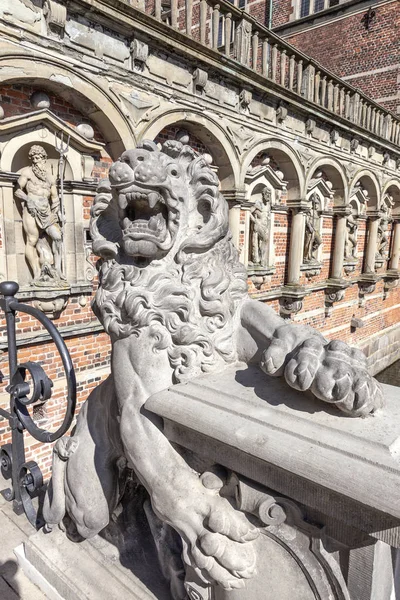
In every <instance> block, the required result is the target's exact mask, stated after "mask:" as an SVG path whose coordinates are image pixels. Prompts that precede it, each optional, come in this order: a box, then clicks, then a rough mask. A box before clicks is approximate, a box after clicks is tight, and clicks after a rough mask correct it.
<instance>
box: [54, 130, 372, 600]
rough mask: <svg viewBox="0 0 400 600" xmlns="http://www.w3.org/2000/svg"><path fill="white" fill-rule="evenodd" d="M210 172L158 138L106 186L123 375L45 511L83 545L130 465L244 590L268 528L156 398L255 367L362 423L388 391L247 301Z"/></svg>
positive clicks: (101, 217) (103, 224)
mask: <svg viewBox="0 0 400 600" xmlns="http://www.w3.org/2000/svg"><path fill="white" fill-rule="evenodd" d="M209 163H210V161H209V158H208V157H207V155H205V156H202V155H198V154H197V153H196V152H195V151H194V150H193V149H192V148H191V147H189V146H187V145H185V144H183V143H182V142H180V141H167V142H165V143H164V145H163V147H162V150H160V149H159V148H158V147H157V145H156V144H155V143H153V142H150V141H145V142H143V143H142V144H140V145H139V146H138V147H137V148H136V149H135V150H129V151H126V152H124V153H123V154H122V156H121V158H120V159H119V160H118V161H117V162H115V163H114V164H113V165H112V167H111V169H110V173H109V181H103V182H102V183H101V184H100V186H99V190H98V194H97V196H96V198H95V201H94V205H93V207H92V220H91V233H92V238H93V250H94V252H95V253H96V254H97V255H99V256H100V257H101V260H100V261H99V264H100V266H99V288H98V290H97V292H96V297H95V300H94V303H93V309H94V311H95V313H96V315H98V317H99V319H100V320H101V322H102V323H103V325H104V328H105V330H106V331H107V332H108V333H109V335H110V337H111V341H112V357H111V375H110V376H109V378H108V379H107V380H106V381H105V382H103V383H102V384H101V385H99V386H98V387H97V389H95V390H94V391H93V392H92V393H91V395H90V396H89V398H88V399H87V401H86V402H85V404H84V406H83V407H82V409H81V412H80V414H79V417H78V420H77V425H76V428H75V430H74V431H73V434H72V436H71V437H70V438H62V439H61V440H59V442H58V443H57V445H56V447H55V452H54V461H53V479H52V481H51V484H50V486H49V490H48V494H47V497H46V501H45V507H44V516H45V519H46V522H47V524H48V527H49V528H51V526H53V525H55V524H59V523H61V521H62V520H63V519H64V524H65V523H68V527H69V528H71V527H73V528H75V529H76V531H77V532H78V533H79V535H80V536H82V537H84V538H88V537H91V536H93V535H95V534H96V533H98V532H100V531H101V530H102V529H103V528H105V527H106V526H107V524H108V523H109V519H110V515H111V514H112V513H113V511H114V510H115V508H116V506H117V504H118V503H119V501H120V498H121V495H122V494H123V487H124V480H123V476H121V464H123V463H124V461H125V462H126V463H127V465H128V467H130V468H131V469H133V470H134V472H135V473H136V476H137V478H138V479H139V481H140V482H141V484H142V485H143V486H144V488H146V490H147V493H148V496H149V501H150V502H149V507H150V508H149V510H150V511H151V512H152V514H153V516H154V518H155V519H157V520H158V522H159V523H161V525H162V526H165V527H167V528H169V529H170V531H173V532H174V535H175V536H176V533H177V534H179V538H180V552H181V554H182V558H183V561H184V564H185V565H186V566H190V567H191V568H193V569H195V571H196V573H197V575H198V576H199V577H200V578H201V579H202V580H203V581H207V582H210V583H212V584H213V585H221V586H223V587H224V588H226V589H233V588H240V587H242V586H243V585H244V582H245V579H246V578H248V577H251V576H252V575H253V573H254V572H255V538H256V537H257V533H258V531H257V529H255V528H254V526H253V525H252V524H251V522H250V521H249V520H248V519H247V517H246V516H245V515H244V514H243V513H240V512H239V511H237V510H236V509H235V508H234V506H232V504H231V503H230V502H229V501H228V499H227V498H225V497H223V496H222V495H221V494H220V488H221V485H219V484H218V477H217V475H215V474H214V477H213V476H210V473H201V472H200V473H199V472H197V471H196V470H194V469H193V468H192V467H191V466H189V465H188V463H187V461H186V459H185V457H184V456H182V455H181V454H180V453H179V452H178V451H177V449H176V448H175V447H174V446H172V445H171V443H170V442H169V441H168V439H167V438H166V437H165V436H164V434H163V431H162V423H161V422H159V420H157V418H156V417H155V415H153V414H152V413H150V412H149V411H148V410H146V405H145V404H146V400H147V399H148V398H149V397H150V396H151V395H153V394H156V393H157V392H160V391H161V390H164V389H166V388H168V387H169V386H171V385H173V384H174V383H177V382H184V381H187V380H191V379H192V378H194V377H196V376H198V375H201V374H204V373H208V372H215V371H218V370H223V369H224V367H225V366H226V365H228V364H229V365H232V364H238V365H239V364H240V363H243V362H244V363H258V364H260V366H261V368H262V369H263V371H265V373H266V374H267V375H268V376H271V375H273V376H282V377H284V378H285V379H286V382H287V383H288V385H290V386H292V387H293V388H295V389H297V390H311V392H312V393H313V394H314V395H315V396H316V397H317V398H319V399H321V400H323V401H325V402H328V403H331V404H334V405H335V406H336V407H337V408H338V409H339V410H341V411H343V412H345V413H346V414H347V415H351V416H359V415H367V414H368V413H370V412H373V411H375V410H376V409H378V408H379V407H381V406H382V393H381V390H380V387H379V384H378V383H377V382H376V381H375V380H374V379H373V378H371V377H370V376H369V374H368V372H367V370H366V360H365V357H364V355H363V354H362V353H361V352H360V351H359V350H356V349H352V348H349V347H348V346H347V345H346V344H344V343H341V342H338V341H334V342H328V341H327V340H326V339H324V338H323V337H322V335H320V334H319V333H318V332H317V331H315V330H313V329H311V328H310V327H307V326H300V325H297V326H295V325H292V324H287V322H285V321H284V320H283V319H281V318H280V317H279V316H278V315H277V314H275V312H274V311H273V310H272V309H271V308H269V307H268V306H266V305H265V304H262V303H261V302H257V301H255V300H251V299H250V298H249V297H248V295H247V274H246V270H245V268H244V267H243V266H242V265H241V264H240V263H239V260H238V253H237V251H236V249H235V247H234V246H233V244H232V241H231V235H230V232H229V229H228V206H227V203H226V201H225V199H224V198H223V197H222V195H221V194H220V192H219V181H218V178H217V176H216V174H215V173H214V172H213V170H212V169H211V168H210V164H209ZM267 379H268V378H267V376H266V386H267V385H268V381H267ZM188 401H189V400H188ZM147 512H148V511H147ZM64 517H65V518H64ZM166 539H167V536H164V540H166ZM164 550H165V549H164ZM167 575H168V576H169V578H170V581H171V590H172V595H173V597H174V598H183V597H184V596H185V591H184V589H183V586H182V585H180V583H179V575H178V569H176V568H175V569H174V567H173V566H171V569H170V572H169V574H168V573H167Z"/></svg>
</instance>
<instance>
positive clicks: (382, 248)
mask: <svg viewBox="0 0 400 600" xmlns="http://www.w3.org/2000/svg"><path fill="white" fill-rule="evenodd" d="M387 202H388V203H386V201H384V202H383V204H382V208H381V216H380V219H379V225H378V240H377V251H376V260H377V261H378V262H383V261H385V260H387V258H388V255H389V252H388V250H389V224H390V223H391V222H392V217H391V206H392V204H393V201H392V200H391V198H390V197H389V196H387Z"/></svg>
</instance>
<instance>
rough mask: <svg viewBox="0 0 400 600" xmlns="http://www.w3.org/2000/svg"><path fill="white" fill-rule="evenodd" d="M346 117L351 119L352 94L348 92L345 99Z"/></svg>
mask: <svg viewBox="0 0 400 600" xmlns="http://www.w3.org/2000/svg"><path fill="white" fill-rule="evenodd" d="M344 116H345V118H346V119H350V92H346V97H345V99H344Z"/></svg>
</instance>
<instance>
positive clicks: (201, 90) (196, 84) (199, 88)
mask: <svg viewBox="0 0 400 600" xmlns="http://www.w3.org/2000/svg"><path fill="white" fill-rule="evenodd" d="M207 81H208V73H207V71H204V70H203V69H199V68H197V69H195V70H194V72H193V93H194V94H198V95H200V96H203V95H204V94H205V88H206V85H207Z"/></svg>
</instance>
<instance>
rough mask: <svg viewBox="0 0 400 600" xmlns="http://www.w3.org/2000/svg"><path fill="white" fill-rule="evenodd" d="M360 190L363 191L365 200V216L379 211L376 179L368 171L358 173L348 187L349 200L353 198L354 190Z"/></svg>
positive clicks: (378, 192) (378, 193)
mask: <svg viewBox="0 0 400 600" xmlns="http://www.w3.org/2000/svg"><path fill="white" fill-rule="evenodd" d="M357 187H358V188H360V189H361V190H364V191H363V193H364V197H365V198H366V201H365V204H366V212H367V214H370V213H374V212H376V211H377V210H378V209H379V206H380V199H381V193H380V187H379V183H378V180H377V179H376V177H375V176H374V175H373V174H372V173H371V172H369V171H361V172H360V173H358V174H357V175H356V176H355V177H354V179H353V181H352V183H351V186H350V198H351V197H352V196H353V194H354V192H355V190H356V189H357Z"/></svg>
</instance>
